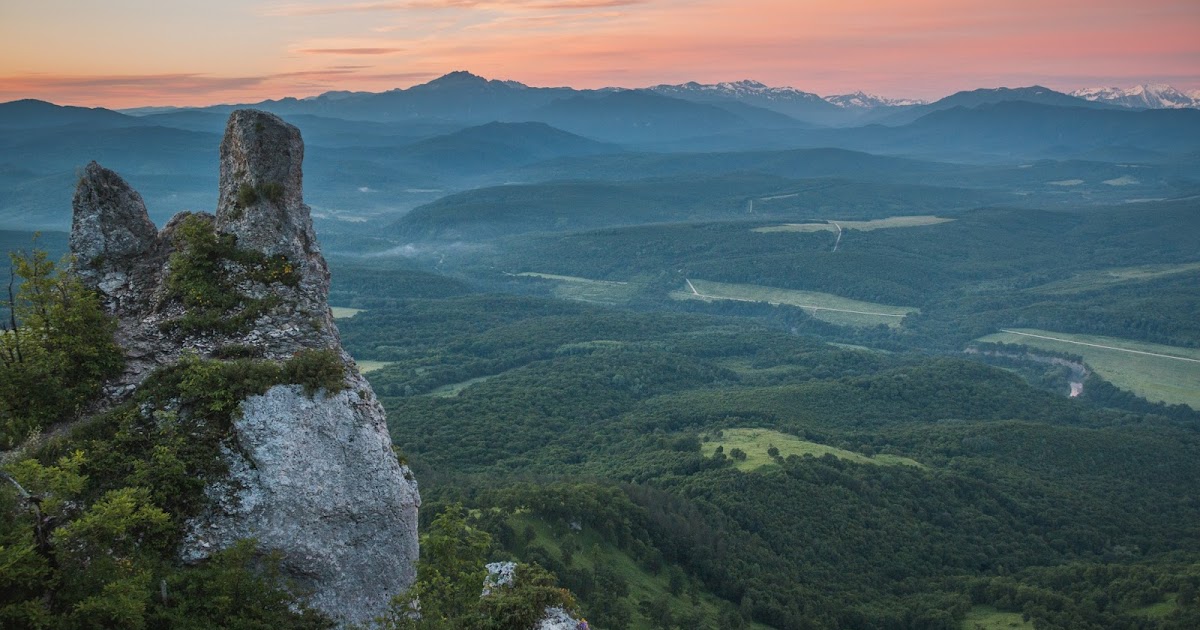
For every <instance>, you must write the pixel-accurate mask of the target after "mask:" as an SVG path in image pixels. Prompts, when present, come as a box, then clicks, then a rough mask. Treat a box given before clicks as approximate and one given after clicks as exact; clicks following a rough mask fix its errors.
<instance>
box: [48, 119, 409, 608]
mask: <svg viewBox="0 0 1200 630" xmlns="http://www.w3.org/2000/svg"><path fill="white" fill-rule="evenodd" d="M303 156H304V145H303V142H302V141H301V138H300V132H299V130H297V129H296V128H295V127H293V126H291V125H289V124H287V123H285V122H284V121H282V120H280V119H279V118H278V117H276V116H274V115H271V114H268V113H264V112H258V111H251V110H239V111H235V112H233V114H232V115H231V116H230V118H229V123H228V126H227V128H226V132H225V137H224V139H223V141H222V142H221V163H220V169H221V177H220V202H219V205H218V208H217V211H216V214H215V215H211V214H207V213H196V214H193V213H180V214H179V215H177V216H176V217H174V218H173V219H172V220H171V221H170V222H169V223H168V224H167V226H166V227H165V228H164V229H163V230H162V232H158V231H157V230H155V228H154V225H153V223H151V222H150V219H149V217H148V215H147V213H146V208H145V205H144V203H143V202H142V199H141V196H140V195H138V193H137V192H136V191H134V190H133V189H132V188H131V187H130V186H129V185H128V184H127V183H125V181H124V180H122V179H121V178H120V176H118V175H117V174H116V173H114V172H112V171H110V170H107V169H104V168H103V167H101V166H99V165H98V164H95V163H92V164H89V165H88V167H87V168H86V169H85V170H84V172H83V176H82V178H81V180H80V182H79V185H78V187H77V190H76V194H75V201H74V219H73V222H72V230H71V240H70V242H71V250H72V253H73V254H74V255H75V259H76V266H77V271H78V272H79V273H80V275H81V277H83V278H84V280H85V281H86V282H88V283H89V284H90V285H92V286H94V287H96V288H97V289H98V291H99V292H100V294H101V297H102V299H103V300H104V304H105V306H106V308H107V309H108V310H109V311H110V312H112V313H113V314H114V315H115V316H116V317H117V320H118V331H117V341H118V342H119V343H120V344H121V345H122V347H123V349H124V350H125V352H126V357H127V367H126V371H125V374H124V375H123V376H122V377H121V379H120V381H119V382H118V383H117V384H116V385H115V386H113V387H111V388H110V389H109V391H108V394H109V400H108V402H109V403H110V404H115V403H117V402H120V401H121V400H124V399H127V398H128V397H129V396H130V395H131V394H132V393H133V392H134V391H135V390H136V388H137V387H138V385H140V384H141V383H142V381H144V380H145V378H146V377H147V376H148V375H149V374H150V373H151V372H153V371H154V370H156V369H159V368H163V367H167V366H170V365H172V364H174V363H176V362H178V361H179V360H180V359H181V358H182V357H184V356H188V355H199V356H200V357H206V358H207V357H215V356H219V355H221V353H222V352H228V351H229V349H230V348H236V349H238V351H239V352H249V353H252V354H253V355H254V356H257V357H261V358H264V359H269V360H284V359H288V358H290V357H292V356H293V355H294V354H295V353H297V352H299V351H304V350H332V351H334V352H336V353H337V356H340V357H341V360H342V363H343V364H344V377H343V378H344V385H345V387H344V388H343V389H342V390H341V391H339V392H337V393H334V394H330V393H329V392H327V391H325V390H321V391H319V392H317V393H315V394H314V395H311V396H310V395H309V394H307V393H305V392H304V391H303V390H302V388H301V387H300V386H299V385H286V384H285V385H276V386H274V387H272V388H271V389H269V390H268V391H266V393H265V394H263V395H261V396H251V397H250V398H248V399H246V400H244V401H242V404H241V408H240V414H239V415H237V416H236V417H235V418H234V422H233V429H232V434H231V435H230V436H229V439H228V440H227V444H228V446H227V447H226V448H224V450H223V451H222V452H223V455H224V458H225V459H226V464H227V465H228V469H229V475H228V477H227V478H225V479H222V480H219V481H217V482H213V483H211V484H210V485H209V486H208V488H207V489H206V495H207V496H208V498H209V501H208V507H207V508H206V511H205V512H204V513H203V514H201V515H200V516H198V517H197V518H194V519H192V520H191V521H190V522H189V523H188V533H187V536H186V539H185V542H184V545H183V548H182V549H181V550H180V555H181V558H182V559H184V560H185V561H197V560H200V559H203V558H205V557H207V556H208V555H209V554H211V553H213V552H215V551H218V550H221V549H225V548H227V547H229V546H230V545H232V544H233V543H234V542H235V541H237V540H239V539H243V538H254V539H256V540H257V541H258V544H259V546H260V547H261V548H262V549H264V550H278V551H280V552H282V554H283V568H284V570H285V571H286V572H287V573H288V575H289V577H291V578H293V579H294V580H295V581H296V582H297V583H298V584H299V585H300V586H301V587H302V588H305V589H306V590H309V591H310V592H311V595H312V599H311V601H312V603H313V605H314V606H315V607H316V608H317V609H319V610H321V611H323V612H325V613H327V614H329V615H330V616H332V617H333V618H334V619H336V620H338V621H339V622H340V623H342V624H355V623H362V622H365V621H369V620H370V619H372V618H373V617H374V616H376V615H379V614H381V613H382V612H383V611H384V609H385V608H386V606H387V604H388V602H389V600H390V599H391V598H392V597H393V596H394V595H397V594H399V593H401V592H404V591H405V590H407V589H408V588H409V587H410V586H411V585H412V583H413V581H414V579H415V566H416V560H417V531H416V528H417V514H416V512H417V507H418V506H419V504H420V497H419V495H418V492H417V486H416V482H415V481H414V480H413V479H412V475H411V474H410V472H409V471H408V469H407V468H406V467H405V466H403V465H401V464H400V463H399V462H398V461H397V459H396V456H395V454H394V453H393V452H392V450H391V439H390V437H389V435H388V431H387V424H386V421H385V416H384V411H383V407H382V406H381V405H380V404H379V402H378V400H377V399H376V398H375V394H374V392H373V391H372V390H371V386H370V384H369V383H368V382H367V381H366V379H364V378H363V377H362V375H361V374H360V373H359V371H358V369H357V367H356V366H355V365H354V361H353V360H352V359H351V358H350V357H349V355H348V354H346V352H345V351H344V350H343V349H342V347H341V342H340V338H339V335H338V331H337V327H336V325H335V324H334V321H333V317H332V314H331V312H330V309H329V305H328V301H327V298H328V292H329V270H328V267H327V266H326V264H325V259H324V258H323V257H322V255H321V251H320V248H319V246H318V244H317V241H316V237H315V234H314V232H313V226H312V218H311V215H310V211H309V208H308V206H306V205H305V204H304V200H303V196H302V171H301V162H302V160H303ZM197 248H201V249H202V250H203V252H204V253H205V254H206V255H207V256H208V257H207V258H202V259H201V260H200V263H202V265H207V266H201V267H198V268H202V269H207V270H209V272H211V275H213V276H215V277H212V278H206V279H203V282H201V283H200V284H198V285H196V284H195V283H194V282H193V285H188V284H186V282H185V280H188V278H189V276H187V275H186V274H185V273H184V268H185V267H186V266H187V265H195V264H197V263H195V262H194V261H193V260H191V259H189V256H192V257H196V256H198V254H196V251H194V250H197ZM214 252H216V253H223V254H222V255H225V254H228V255H227V256H225V257H223V258H222V257H220V256H217V255H216V254H214ZM188 273H195V269H190V270H188ZM180 278H183V280H181V279H180ZM197 286H198V287H199V288H197ZM218 298H219V299H218ZM214 303H215V304H216V306H212V304H214Z"/></svg>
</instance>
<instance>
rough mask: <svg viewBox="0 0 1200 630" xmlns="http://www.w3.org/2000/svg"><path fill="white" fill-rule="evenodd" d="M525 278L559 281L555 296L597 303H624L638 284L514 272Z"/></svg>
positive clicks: (531, 272) (532, 272)
mask: <svg viewBox="0 0 1200 630" xmlns="http://www.w3.org/2000/svg"><path fill="white" fill-rule="evenodd" d="M513 275H515V276H520V277H524V278H539V279H542V280H551V281H554V282H555V283H557V285H556V286H555V288H554V291H553V293H554V296H555V297H557V298H562V299H564V300H575V301H579V302H593V303H597V304H624V303H626V302H628V301H629V299H630V298H631V297H633V294H634V292H635V291H636V290H637V288H638V287H637V285H632V284H629V283H628V282H615V281H612V280H592V279H591V278H580V277H578V276H560V275H555V274H552V273H537V272H534V271H526V272H522V273H517V274H513Z"/></svg>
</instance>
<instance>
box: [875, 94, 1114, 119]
mask: <svg viewBox="0 0 1200 630" xmlns="http://www.w3.org/2000/svg"><path fill="white" fill-rule="evenodd" d="M1005 101H1024V102H1027V103H1037V104H1040V105H1057V106H1059V107H1094V108H1109V107H1111V106H1110V105H1105V104H1104V103H1093V102H1091V101H1088V100H1084V99H1082V98H1077V97H1074V96H1071V95H1069V94H1063V93H1062V92H1055V91H1054V90H1051V89H1050V88H1046V87H1042V86H1040V85H1033V86H1030V87H1019V88H1004V87H1002V88H981V89H978V90H964V91H962V92H956V93H954V94H951V95H950V96H947V97H945V98H942V99H938V100H936V101H934V102H932V103H929V104H926V105H917V106H915V107H912V108H909V109H905V110H903V111H899V112H892V113H886V114H885V115H882V116H878V117H872V118H871V120H872V121H873V122H878V123H880V124H883V125H889V126H898V125H903V124H907V123H910V122H912V121H914V120H917V119H918V118H921V117H922V116H925V115H926V114H929V113H931V112H936V111H940V110H943V109H951V108H954V107H967V108H972V107H978V106H980V105H988V104H995V103H1002V102H1005Z"/></svg>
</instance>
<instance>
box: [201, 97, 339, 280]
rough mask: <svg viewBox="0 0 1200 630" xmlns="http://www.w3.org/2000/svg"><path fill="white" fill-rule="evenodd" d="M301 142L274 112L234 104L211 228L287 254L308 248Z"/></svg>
mask: <svg viewBox="0 0 1200 630" xmlns="http://www.w3.org/2000/svg"><path fill="white" fill-rule="evenodd" d="M303 162H304V141H303V140H302V139H301V138H300V130H299V129H297V128H295V127H293V126H292V125H289V124H288V123H286V122H284V121H283V120H282V119H281V118H279V117H278V116H276V115H274V114H270V113H267V112H263V111H258V110H254V109H239V110H237V111H234V112H233V113H232V114H230V116H229V122H228V123H227V124H226V125H225V137H224V138H223V139H222V140H221V183H220V191H219V194H220V196H219V198H218V200H217V229H218V230H220V231H222V232H225V233H228V234H234V235H235V236H237V237H238V243H239V244H240V245H241V246H242V247H252V248H254V249H257V250H259V251H262V252H264V253H267V254H285V255H288V256H293V257H300V256H302V255H305V254H308V253H311V249H312V248H313V247H315V243H316V240H315V238H314V237H313V228H312V216H311V212H310V210H309V208H308V206H306V205H305V204H304V196H303V185H304V175H303V171H302V168H301V167H302V163H303Z"/></svg>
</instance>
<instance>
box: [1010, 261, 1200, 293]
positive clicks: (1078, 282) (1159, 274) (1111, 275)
mask: <svg viewBox="0 0 1200 630" xmlns="http://www.w3.org/2000/svg"><path fill="white" fill-rule="evenodd" d="M1188 272H1200V263H1188V264H1182V265H1140V266H1137V267H1116V268H1113V269H1100V270H1098V271H1088V272H1085V273H1080V274H1076V275H1074V276H1072V277H1070V278H1067V279H1065V280H1057V281H1055V282H1051V283H1049V284H1043V285H1041V286H1039V287H1035V288H1033V289H1032V290H1033V291H1034V292H1037V293H1050V294H1064V293H1081V292H1083V291H1092V290H1097V289H1105V288H1108V287H1110V286H1113V285H1117V284H1125V283H1129V282H1144V281H1147V280H1155V279H1158V278H1163V277H1166V276H1173V275H1175V274H1181V273H1188Z"/></svg>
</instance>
